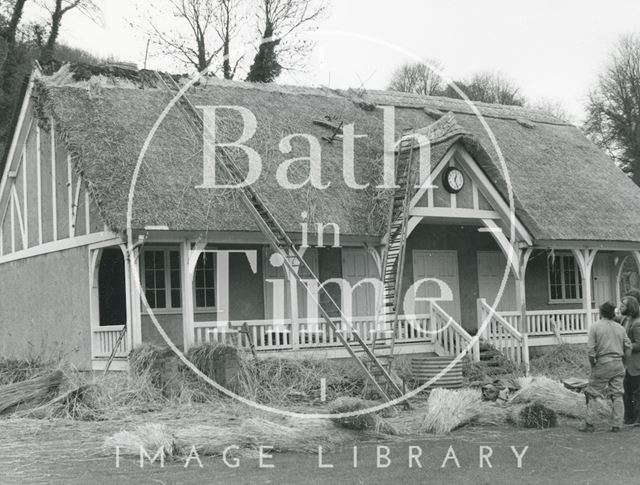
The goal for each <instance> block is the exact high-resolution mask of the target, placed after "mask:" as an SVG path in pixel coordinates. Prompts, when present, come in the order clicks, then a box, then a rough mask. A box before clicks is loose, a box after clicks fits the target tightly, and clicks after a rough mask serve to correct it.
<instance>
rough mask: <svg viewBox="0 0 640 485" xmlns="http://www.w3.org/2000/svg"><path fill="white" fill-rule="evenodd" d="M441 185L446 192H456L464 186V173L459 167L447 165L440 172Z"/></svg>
mask: <svg viewBox="0 0 640 485" xmlns="http://www.w3.org/2000/svg"><path fill="white" fill-rule="evenodd" d="M442 185H443V186H444V188H445V189H446V191H447V192H450V193H452V194H457V193H458V192H460V191H461V190H462V187H463V186H464V174H463V173H462V171H460V169H457V168H455V167H449V168H447V169H446V170H445V171H444V173H443V174H442Z"/></svg>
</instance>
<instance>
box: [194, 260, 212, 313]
mask: <svg viewBox="0 0 640 485" xmlns="http://www.w3.org/2000/svg"><path fill="white" fill-rule="evenodd" d="M214 258H215V254H213V253H206V252H205V253H202V254H201V255H200V258H198V264H197V265H196V272H195V284H194V291H195V303H196V308H214V307H215V306H216V283H215V281H216V270H215V264H214Z"/></svg>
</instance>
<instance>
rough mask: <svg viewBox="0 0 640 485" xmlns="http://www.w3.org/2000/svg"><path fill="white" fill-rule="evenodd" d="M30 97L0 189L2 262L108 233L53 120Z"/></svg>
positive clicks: (17, 129) (25, 106) (0, 250)
mask: <svg viewBox="0 0 640 485" xmlns="http://www.w3.org/2000/svg"><path fill="white" fill-rule="evenodd" d="M29 91H30V89H28V90H27V97H26V98H25V101H24V104H23V106H22V110H21V116H20V119H19V121H18V125H17V127H16V131H15V133H14V137H13V140H12V145H11V149H10V151H9V156H8V158H7V164H6V167H5V171H4V174H3V178H2V183H1V184H0V257H5V258H6V257H9V255H13V254H15V253H19V252H21V251H25V250H27V249H30V248H35V247H38V246H42V245H45V244H48V243H53V242H55V241H61V240H70V239H73V238H76V237H79V236H85V235H88V234H92V233H99V232H101V231H103V230H104V223H103V222H102V218H101V217H100V214H99V211H98V208H97V205H96V203H95V201H94V200H93V198H92V197H91V196H90V193H89V191H88V188H87V184H86V181H85V180H84V179H83V177H82V176H81V175H80V174H79V173H78V171H77V170H76V168H75V166H74V163H73V162H72V159H71V156H70V154H69V152H68V151H67V149H66V146H65V143H64V140H63V139H62V137H61V136H60V135H59V134H58V133H56V126H55V123H53V122H52V121H51V120H48V122H47V120H37V118H36V115H35V108H34V103H33V100H32V98H31V96H30V93H29Z"/></svg>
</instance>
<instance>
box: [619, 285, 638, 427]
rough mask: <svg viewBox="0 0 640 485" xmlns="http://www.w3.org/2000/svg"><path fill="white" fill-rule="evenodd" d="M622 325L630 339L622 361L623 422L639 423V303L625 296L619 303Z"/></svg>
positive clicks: (635, 299) (631, 297)
mask: <svg viewBox="0 0 640 485" xmlns="http://www.w3.org/2000/svg"><path fill="white" fill-rule="evenodd" d="M620 314H621V315H622V317H623V318H622V322H620V323H622V326H623V328H624V330H625V332H627V337H629V340H630V341H631V354H630V355H629V356H627V358H626V359H625V361H624V366H625V369H626V371H625V374H624V381H623V388H624V423H625V424H639V425H640V304H639V303H638V300H637V298H634V297H633V296H625V297H624V298H623V299H622V302H621V304H620Z"/></svg>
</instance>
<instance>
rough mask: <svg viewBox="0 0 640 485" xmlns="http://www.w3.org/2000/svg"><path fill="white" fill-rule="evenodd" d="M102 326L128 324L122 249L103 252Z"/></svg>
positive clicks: (100, 286) (100, 281)
mask: <svg viewBox="0 0 640 485" xmlns="http://www.w3.org/2000/svg"><path fill="white" fill-rule="evenodd" d="M98 294H99V301H100V325H125V324H126V323H127V294H126V291H125V272H124V256H123V254H122V251H121V250H120V248H106V249H103V250H102V257H101V258H100V265H99V267H98Z"/></svg>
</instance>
